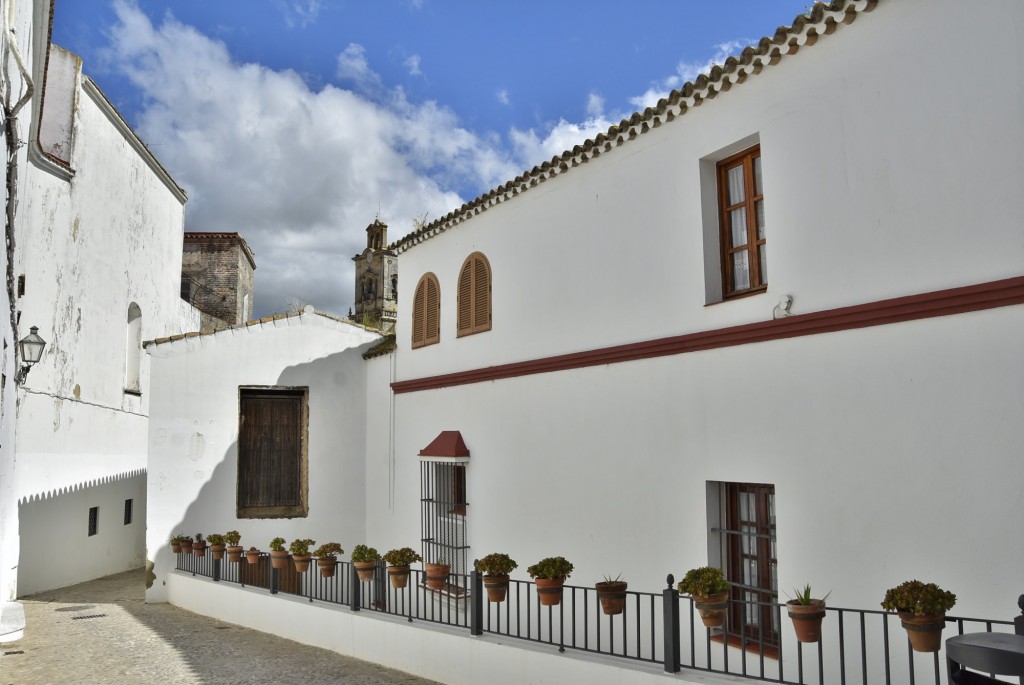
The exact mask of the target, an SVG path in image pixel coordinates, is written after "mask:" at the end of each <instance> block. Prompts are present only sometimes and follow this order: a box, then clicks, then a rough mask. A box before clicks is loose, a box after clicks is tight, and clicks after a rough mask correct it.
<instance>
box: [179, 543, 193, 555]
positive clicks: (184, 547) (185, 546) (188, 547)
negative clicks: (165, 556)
mask: <svg viewBox="0 0 1024 685" xmlns="http://www.w3.org/2000/svg"><path fill="white" fill-rule="evenodd" d="M181 553H182V554H192V541H191V540H182V541H181Z"/></svg>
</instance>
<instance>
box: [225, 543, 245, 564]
mask: <svg viewBox="0 0 1024 685" xmlns="http://www.w3.org/2000/svg"><path fill="white" fill-rule="evenodd" d="M243 550H244V548H243V547H242V546H241V545H231V546H230V547H228V548H227V553H228V561H230V562H232V563H234V564H237V563H238V562H239V561H241V560H242V551H243Z"/></svg>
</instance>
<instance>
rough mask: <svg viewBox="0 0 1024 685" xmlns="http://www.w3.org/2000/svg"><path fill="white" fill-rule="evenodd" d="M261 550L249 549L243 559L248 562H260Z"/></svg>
mask: <svg viewBox="0 0 1024 685" xmlns="http://www.w3.org/2000/svg"><path fill="white" fill-rule="evenodd" d="M260 554H261V552H260V551H259V550H258V549H250V550H246V552H245V561H246V562H247V563H250V564H258V563H260Z"/></svg>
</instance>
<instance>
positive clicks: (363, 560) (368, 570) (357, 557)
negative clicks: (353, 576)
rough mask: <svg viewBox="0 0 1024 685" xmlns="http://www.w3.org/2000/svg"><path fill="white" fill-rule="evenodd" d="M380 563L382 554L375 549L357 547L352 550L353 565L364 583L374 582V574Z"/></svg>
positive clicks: (364, 546) (363, 546) (362, 546)
mask: <svg viewBox="0 0 1024 685" xmlns="http://www.w3.org/2000/svg"><path fill="white" fill-rule="evenodd" d="M378 561H380V553H379V552H377V550H376V549H374V548H373V547H367V546H366V545H356V546H355V549H353V550H352V565H353V566H355V567H356V573H358V574H359V580H361V581H363V582H366V581H368V580H373V572H374V569H375V568H376V567H377V562H378Z"/></svg>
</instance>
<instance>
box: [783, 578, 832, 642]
mask: <svg viewBox="0 0 1024 685" xmlns="http://www.w3.org/2000/svg"><path fill="white" fill-rule="evenodd" d="M828 594H829V595H830V594H832V593H831V592H830V593H828ZM793 595H794V597H793V599H791V600H789V601H788V602H786V608H787V609H788V610H789V618H790V620H791V621H793V630H795V631H796V639H797V640H799V641H800V642H817V641H818V640H820V639H821V620H822V619H823V618H825V600H826V599H828V595H825V597H824V598H822V599H814V598H812V597H811V586H810V585H804V589H803V590H800V589H794V590H793Z"/></svg>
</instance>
